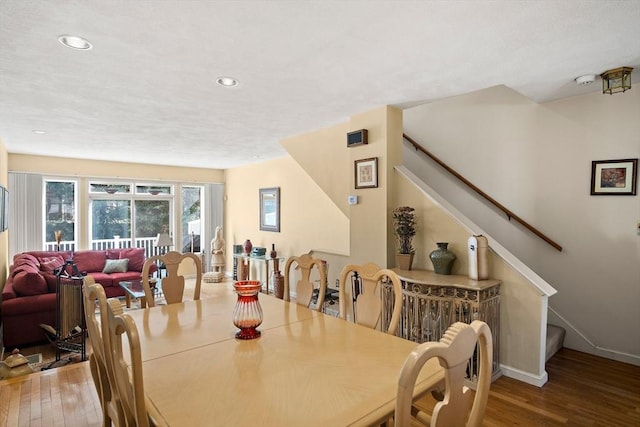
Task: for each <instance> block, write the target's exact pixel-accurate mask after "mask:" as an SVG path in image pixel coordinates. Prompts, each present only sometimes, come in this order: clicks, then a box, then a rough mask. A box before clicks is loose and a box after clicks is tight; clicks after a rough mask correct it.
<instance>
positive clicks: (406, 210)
mask: <svg viewBox="0 0 640 427" xmlns="http://www.w3.org/2000/svg"><path fill="white" fill-rule="evenodd" d="M416 221H417V219H416V214H415V209H414V208H412V207H410V206H400V207H397V208H395V209H394V210H393V230H394V233H395V235H396V243H397V248H398V254H399V255H401V256H399V257H396V266H397V267H398V268H400V269H402V270H411V264H412V262H413V255H414V254H415V248H414V247H413V238H414V236H415V235H416Z"/></svg>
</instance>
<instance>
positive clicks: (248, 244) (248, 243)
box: [242, 239, 253, 255]
mask: <svg viewBox="0 0 640 427" xmlns="http://www.w3.org/2000/svg"><path fill="white" fill-rule="evenodd" d="M242 248H243V249H244V253H245V254H247V255H249V254H250V253H251V249H253V245H252V244H251V240H249V239H247V240H245V242H244V245H243V246H242Z"/></svg>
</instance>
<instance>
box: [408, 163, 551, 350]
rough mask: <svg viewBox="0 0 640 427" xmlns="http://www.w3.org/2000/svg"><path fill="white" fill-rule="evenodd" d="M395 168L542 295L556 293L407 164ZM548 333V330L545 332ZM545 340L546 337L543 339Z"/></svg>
mask: <svg viewBox="0 0 640 427" xmlns="http://www.w3.org/2000/svg"><path fill="white" fill-rule="evenodd" d="M395 170H396V171H397V172H398V173H400V174H401V175H403V176H404V177H405V178H407V179H408V180H409V181H411V182H412V183H414V184H415V185H416V186H417V187H418V188H419V189H420V190H422V192H423V194H424V195H425V196H426V197H428V198H429V199H430V200H431V201H432V202H433V203H435V204H436V205H438V206H439V207H440V208H441V209H442V210H444V211H445V212H447V213H449V215H451V216H452V217H453V218H454V219H455V220H456V221H458V222H459V223H460V225H462V226H463V227H465V228H466V229H467V231H469V233H471V234H482V235H484V236H485V237H487V239H488V240H489V247H490V248H491V250H492V251H493V252H494V253H495V254H496V255H498V256H499V257H500V258H502V259H503V260H504V261H505V262H506V263H507V264H509V265H510V266H511V267H513V268H514V269H515V270H516V271H518V272H519V273H520V274H522V275H523V276H524V277H525V278H526V279H527V280H528V281H529V282H530V283H531V284H532V285H533V286H534V287H535V288H536V289H537V290H538V291H539V292H540V294H541V295H544V296H547V297H550V296H552V295H554V294H556V293H557V292H558V291H556V289H555V288H554V287H553V286H551V285H550V284H549V283H547V281H546V280H544V279H543V278H542V277H540V276H539V275H538V274H537V273H536V272H535V271H533V270H532V269H530V268H529V267H528V266H527V265H525V264H524V263H523V262H522V261H520V260H519V259H518V258H517V257H516V256H514V255H513V254H512V253H511V252H509V251H508V250H507V249H506V248H505V247H504V246H502V245H501V244H500V243H498V242H497V241H496V240H495V239H493V238H492V237H491V236H489V235H488V234H487V233H486V232H485V231H484V230H482V229H481V228H480V227H478V226H477V225H476V224H475V223H474V222H473V221H471V220H470V219H469V218H467V217H466V216H465V215H463V214H462V212H460V211H459V210H458V209H456V208H455V207H454V206H453V205H452V204H451V203H449V202H448V201H446V200H445V199H444V198H443V197H441V196H440V195H439V194H438V193H437V192H436V191H435V190H434V189H432V188H431V187H429V186H428V185H427V184H425V183H424V182H423V181H422V180H421V179H420V178H418V176H417V175H415V174H414V173H413V172H411V171H410V170H409V169H407V168H406V167H405V166H396V167H395ZM545 333H546V332H545ZM542 342H544V339H543V341H542ZM542 354H543V357H542V360H544V351H543V353H542Z"/></svg>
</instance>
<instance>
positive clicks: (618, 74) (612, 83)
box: [600, 67, 633, 95]
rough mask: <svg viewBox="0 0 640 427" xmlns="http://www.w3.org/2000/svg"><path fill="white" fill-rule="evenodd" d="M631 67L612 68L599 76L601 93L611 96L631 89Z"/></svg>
mask: <svg viewBox="0 0 640 427" xmlns="http://www.w3.org/2000/svg"><path fill="white" fill-rule="evenodd" d="M631 71H633V68H631V67H620V68H614V69H613V70H608V71H605V72H604V73H602V74H600V77H602V93H608V94H609V95H613V94H614V93H618V92H625V91H627V90H629V89H631Z"/></svg>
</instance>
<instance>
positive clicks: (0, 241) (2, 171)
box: [0, 139, 9, 289]
mask: <svg viewBox="0 0 640 427" xmlns="http://www.w3.org/2000/svg"><path fill="white" fill-rule="evenodd" d="M8 170H9V160H8V155H7V150H6V149H5V148H4V144H3V143H2V139H0V185H2V186H4V187H7V183H8V181H9V176H8V172H7V171H8ZM8 236H9V232H8V231H5V232H4V233H0V289H3V288H4V284H5V281H6V279H7V274H8V272H9V238H8Z"/></svg>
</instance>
